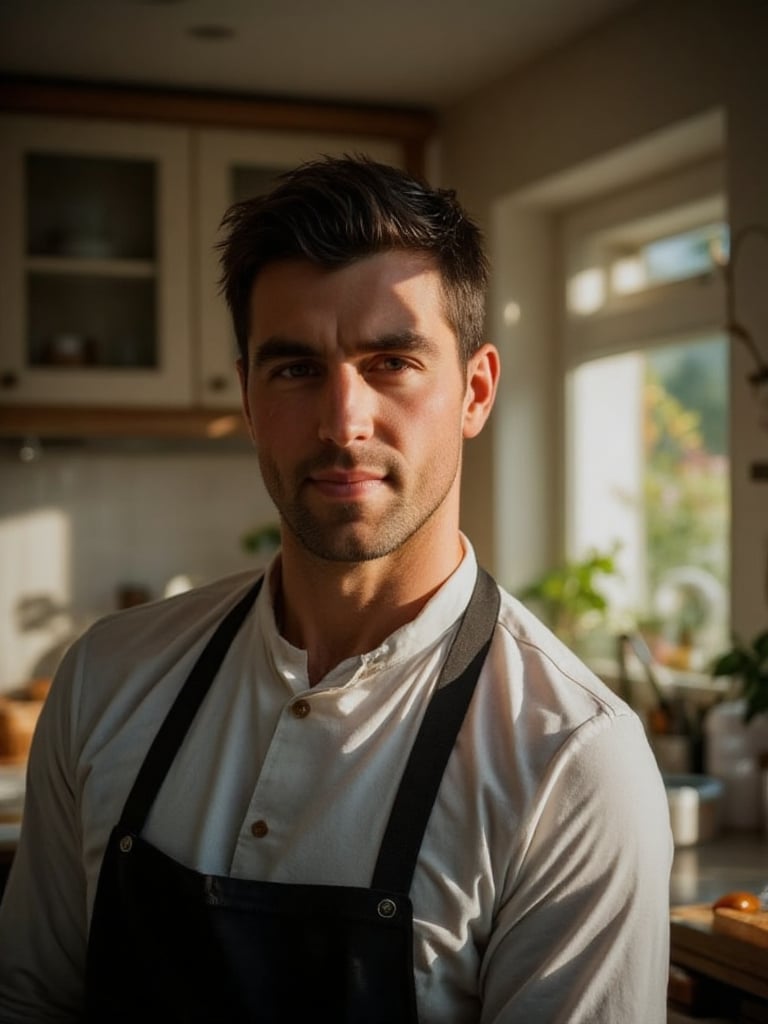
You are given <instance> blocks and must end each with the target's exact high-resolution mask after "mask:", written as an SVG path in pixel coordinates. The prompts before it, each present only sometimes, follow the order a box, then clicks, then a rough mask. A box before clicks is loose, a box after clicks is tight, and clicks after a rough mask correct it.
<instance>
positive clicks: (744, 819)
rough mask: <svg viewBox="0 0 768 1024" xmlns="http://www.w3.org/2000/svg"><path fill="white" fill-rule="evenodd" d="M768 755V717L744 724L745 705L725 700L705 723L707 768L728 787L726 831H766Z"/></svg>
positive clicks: (709, 714) (708, 716) (757, 718)
mask: <svg viewBox="0 0 768 1024" xmlns="http://www.w3.org/2000/svg"><path fill="white" fill-rule="evenodd" d="M766 752H768V714H760V715H755V717H754V718H753V719H752V721H751V722H749V723H748V724H747V723H745V722H744V701H743V700H725V701H721V702H720V703H718V704H715V705H714V707H712V708H710V710H709V711H708V712H707V714H706V717H705V719H704V766H705V771H706V772H707V774H708V775H712V776H714V777H715V778H716V779H721V780H722V782H723V785H724V787H725V791H724V794H723V806H722V824H723V827H724V828H733V829H745V830H746V829H748V830H752V831H757V830H758V829H761V828H764V827H765V822H764V820H763V816H764V809H763V799H762V793H761V789H762V780H761V774H762V773H761V768H760V758H761V755H762V754H764V753H766Z"/></svg>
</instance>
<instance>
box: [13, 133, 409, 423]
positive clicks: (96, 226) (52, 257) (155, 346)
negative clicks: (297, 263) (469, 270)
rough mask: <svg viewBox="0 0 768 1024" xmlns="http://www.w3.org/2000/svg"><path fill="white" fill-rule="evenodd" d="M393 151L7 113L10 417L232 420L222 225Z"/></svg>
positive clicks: (363, 139)
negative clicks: (312, 178)
mask: <svg viewBox="0 0 768 1024" xmlns="http://www.w3.org/2000/svg"><path fill="white" fill-rule="evenodd" d="M360 152H364V153H366V154H367V155H369V156H371V157H373V158H374V159H379V160H382V161H384V162H388V163H392V164H395V165H400V166H402V165H403V163H404V157H403V147H402V145H401V144H400V142H398V141H397V140H395V139H388V138H378V137H374V136H370V137H368V136H361V135H357V134H355V135H350V134H336V133H317V132H307V131H303V132H298V131H295V132H288V131H273V130H231V129H217V128H200V127H194V126H186V125H164V124H151V123H147V124H143V123H138V122H124V121H121V122H113V121H109V120H97V119H90V118H82V119H79V118H78V119H64V118H58V117H57V118H46V117H39V116H32V117H30V116H22V115H16V114H10V115H2V116H0V217H2V221H1V222H2V224H3V231H2V233H0V404H2V405H6V406H22V405H29V406H34V405H39V406H42V405H48V406H72V407H75V406H79V407H87V406H92V407H97V406H99V407H105V406H118V407H129V406H134V407H144V408H148V407H154V408H169V409H170V408H191V407H197V408H210V409H218V408H226V409H233V408H236V407H237V406H238V404H239V391H238V385H237V378H236V374H235V370H234V363H235V358H236V347H235V342H234V335H233V332H232V329H231V326H230V321H229V315H228V311H227V309H226V306H225V303H224V300H223V298H222V296H221V295H220V294H219V278H220V268H219V263H218V251H217V249H216V243H217V241H218V240H219V238H220V235H219V228H220V223H221V219H222V217H223V215H224V212H225V211H226V209H227V208H228V207H229V205H230V204H231V203H232V202H234V201H236V200H239V199H243V198H246V197H248V196H252V195H256V194H259V193H261V192H263V191H265V190H266V189H267V188H269V187H270V186H271V184H272V183H273V182H274V180H275V178H276V177H277V175H278V174H279V173H280V172H282V171H284V170H286V169H288V168H290V167H293V166H295V165H296V164H298V163H300V162H302V161H304V160H308V159H311V158H313V157H315V156H318V155H320V154H335V155H339V154H341V153H360Z"/></svg>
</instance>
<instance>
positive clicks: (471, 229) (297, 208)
mask: <svg viewBox="0 0 768 1024" xmlns="http://www.w3.org/2000/svg"><path fill="white" fill-rule="evenodd" d="M222 227H223V228H224V229H225V237H224V239H223V240H222V241H221V242H220V243H219V246H218V248H219V249H220V250H221V253H220V262H221V268H222V276H221V281H220V285H221V290H222V292H223V294H224V297H225V299H226V301H227V305H228V306H229V310H230V313H231V316H232V321H233V323H234V328H235V335H236V337H237V344H238V349H239V351H240V355H241V357H242V358H243V360H244V361H245V360H246V359H247V353H248V331H249V306H250V295H251V289H252V287H253V282H254V281H255V279H256V277H257V275H258V274H259V272H260V271H261V270H262V269H263V268H264V267H265V266H267V264H270V263H274V262H276V261H278V260H283V259H297V258H298V259H306V260H310V261H311V262H312V263H315V264H317V265H318V266H321V267H326V268H329V269H331V268H338V267H343V266H346V265H348V264H350V263H352V262H354V261H355V260H357V259H361V258H362V257H365V256H370V255H373V254H374V253H379V252H387V251H392V250H395V251H396V250H408V251H411V252H421V253H424V255H425V256H428V257H431V258H432V259H433V260H434V262H435V264H436V266H437V269H438V271H439V273H440V276H441V279H442V286H443V293H444V301H445V316H446V319H447V321H448V323H449V324H450V326H451V328H452V329H453V331H454V332H455V334H456V337H457V339H458V345H459V357H460V359H461V361H462V364H463V365H466V362H467V360H468V359H469V357H470V356H471V355H472V353H473V352H475V351H477V349H478V348H479V347H480V346H481V345H482V343H483V341H484V335H483V324H484V316H485V292H486V288H487V286H488V260H487V258H486V255H485V252H484V249H483V238H482V234H481V232H480V229H479V228H478V226H477V225H476V224H475V223H474V222H473V221H472V220H471V219H470V218H469V217H468V216H467V214H466V212H465V211H464V210H463V209H462V207H461V205H460V204H459V202H458V201H457V199H456V194H455V192H454V191H453V190H449V189H438V188H433V187H431V186H429V185H427V184H426V183H425V182H424V181H421V180H420V179H418V178H415V177H413V176H412V175H410V174H407V173H406V172H404V171H401V170H398V169H396V168H394V167H389V166H387V165H385V164H380V163H376V162H375V161H373V160H370V159H368V158H367V157H363V156H344V157H339V158H333V157H323V158H321V159H318V160H313V161H310V162H309V163H304V164H301V165H300V166H299V167H297V168H295V169H294V170H291V171H288V172H287V173H285V174H282V175H281V176H280V178H279V179H278V184H277V185H276V187H275V188H274V189H273V190H272V191H271V192H269V193H268V194H267V195H264V196H258V197H256V198H253V199H246V200H244V201H242V202H239V203H235V204H234V205H233V206H231V207H230V208H229V210H228V211H227V212H226V214H225V216H224V219H223V221H222Z"/></svg>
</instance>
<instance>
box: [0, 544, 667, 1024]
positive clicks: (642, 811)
mask: <svg viewBox="0 0 768 1024" xmlns="http://www.w3.org/2000/svg"><path fill="white" fill-rule="evenodd" d="M465 546H466V555H465V558H464V560H463V562H462V563H461V565H460V566H459V568H458V569H457V571H456V572H455V573H454V574H453V576H452V577H451V578H450V579H449V580H448V581H447V582H446V583H445V585H444V586H443V587H442V588H441V589H440V590H439V591H438V593H437V594H435V596H434V597H433V598H432V599H431V600H430V601H429V603H428V604H427V605H426V606H425V607H424V609H423V610H422V612H421V613H420V614H419V616H418V617H417V618H416V619H415V620H414V621H412V622H410V623H408V624H407V625H405V626H403V627H402V628H401V629H398V630H397V631H396V632H395V633H393V634H392V635H391V636H390V637H389V638H388V639H387V640H386V641H385V642H384V643H383V644H382V645H381V646H380V647H378V648H377V649H376V650H374V651H371V652H369V653H367V654H364V655H361V656H359V657H354V658H350V659H348V660H346V661H344V662H343V663H342V664H340V665H338V666H337V667H336V668H335V669H333V671H332V672H330V673H329V674H328V675H327V676H326V677H325V678H324V679H323V680H322V681H321V683H319V684H318V685H316V686H314V687H312V688H310V687H309V684H308V679H307V670H306V656H305V653H304V652H303V651H301V650H298V649H296V648H294V647H292V646H291V645H290V644H289V643H287V642H286V641H285V639H283V637H281V636H280V634H279V633H278V631H277V629H276V627H275V621H274V616H273V611H272V603H271V597H270V588H269V587H268V586H265V587H264V588H262V591H261V593H260V594H259V597H258V599H257V602H256V605H255V608H254V610H253V611H252V612H251V614H250V615H249V617H248V618H247V619H246V622H245V624H244V626H243V627H242V628H241V630H240V632H239V633H238V635H237V637H236V639H235V641H234V643H233V644H232V646H231V648H230V650H229V652H228V655H227V657H226V660H225V662H224V665H223V666H222V668H221V670H220V672H219V674H218V675H217V677H216V680H215V683H214V685H213V687H212V688H211V690H210V692H209V694H208V695H207V697H206V699H205V700H204V702H203V705H202V707H201V708H200V710H199V712H198V714H197V716H196V718H195V720H194V722H193V723H192V726H191V728H190V730H189V732H188V734H187V736H186V739H185V741H184V744H183V746H182V748H181V750H180V751H179V753H178V754H177V756H176V759H175V761H174V763H173V765H172V767H171V769H170V772H169V774H168V776H167V777H166V780H165V783H164V784H163V787H162V789H161V790H160V792H159V794H158V796H157V799H156V801H155V804H154V806H153V808H152V811H151V812H150V816H149V818H148V821H147V823H146V826H145V829H144V833H143V834H144V836H145V838H146V839H147V840H148V841H149V842H151V843H152V844H154V845H155V846H157V847H159V848H160V849H161V850H163V851H164V852H166V853H167V854H169V855H170V856H172V857H174V858H175V859H176V860H178V861H179V862H181V863H183V864H185V865H187V866H189V867H192V868H195V869H197V870H199V871H202V872H206V873H212V874H225V875H233V876H236V877H240V878H250V879H260V880H264V881H273V882H301V883H315V884H337V885H352V886H363V887H367V886H368V885H369V884H370V880H371V876H372V873H373V868H374V864H375V861H376V857H377V854H378V850H379V846H380V843H381V839H382V836H383V832H384V828H385V826H386V822H387V819H388V815H389V810H390V808H391V805H392V802H393V800H394V796H395V792H396V790H397V786H398V782H399V779H400V775H401V773H402V770H403V768H404V766H405V762H406V760H407V756H408V754H409V752H410V750H411V747H412V745H413V742H414V740H415V737H416V733H417V731H418V727H419V724H420V722H421V719H422V716H423V714H424V711H425V709H426V706H427V703H428V701H429V698H430V696H431V694H432V691H433V688H434V686H435V684H436V682H437V678H438V675H439V670H440V667H441V665H442V662H443V659H444V657H445V654H446V652H447V649H448V646H449V644H450V640H451V639H452V637H453V635H454V632H455V629H456V625H457V620H458V617H459V616H460V614H461V612H462V611H463V610H464V608H465V607H466V604H467V602H468V600H469V596H470V593H471V590H472V586H473V584H474V579H475V575H476V571H477V566H476V562H475V558H474V554H473V552H472V550H471V547H470V546H469V545H468V544H466V542H465ZM253 579H254V577H253V574H241V575H237V576H232V577H227V578H226V579H223V580H220V581H218V582H216V583H213V584H210V585H208V586H205V587H202V588H199V589H197V590H194V591H190V592H188V593H186V594H182V595H180V596H178V597H174V598H170V599H168V600H164V601H161V602H156V603H153V604H150V605H142V606H139V607H136V608H133V609H129V610H128V611H123V612H119V613H116V614H114V615H111V616H108V617H106V618H105V619H103V620H101V621H100V622H98V623H97V624H96V625H95V626H93V627H92V628H91V629H90V630H89V631H88V632H87V633H86V634H85V635H84V636H83V637H82V638H81V639H80V640H79V641H78V642H77V643H76V644H75V645H74V646H73V648H72V649H71V650H70V652H69V653H68V655H67V656H66V658H65V659H64V661H63V663H62V665H61V668H60V670H59V672H58V673H57V677H56V679H55V681H54V684H53V686H52V688H51V692H50V696H49V698H48V700H47V702H46V705H45V707H44V710H43V713H42V715H41V718H40V722H39V726H38V729H37V731H36V735H35V738H34V743H33V749H32V752H31V756H30V764H29V774H28V784H27V800H26V804H25V812H24V821H23V825H22V833H21V840H20V844H19V848H18V851H17V854H16V857H15V860H14V865H13V868H12V872H11V876H10V879H9V882H8V887H7V890H6V895H5V899H4V900H3V903H2V906H1V907H0V1021H2V1022H19V1021H34V1022H35V1024H43V1022H45V1021H49V1020H50V1021H73V1020H76V1019H77V1014H78V1008H79V1006H80V1001H81V996H82V979H83V972H84V962H85V953H86V946H87V932H88V920H89V916H90V913H91V910H92V907H93V900H94V895H95V891H96V883H97V880H98V874H99V868H100V864H101V858H102V854H103V851H104V846H105V843H106V841H107V838H108V836H109V833H110V831H111V829H112V827H113V826H114V825H115V824H116V822H117V819H118V817H119V815H120V812H121V810H122V807H123V804H124V802H125V798H126V796H127V793H128V790H129V788H130V786H131V784H132V782H133V780H134V778H135V775H136V773H137V771H138V768H139V766H140V765H141V763H142V761H143V759H144V756H145V754H146V751H147V749H148V747H149V745H150V743H151V741H152V739H153V738H154V735H155V733H156V731H157V728H158V727H159V725H160V722H161V721H162V719H163V717H164V716H165V714H166V712H167V711H168V709H169V707H170V705H171V703H172V700H173V698H174V696H175V695H176V693H177V692H178V690H179V689H180V687H181V686H182V684H183V682H184V680H185V679H186V677H187V674H188V673H189V671H190V669H191V667H192V665H193V663H194V662H195V660H196V658H197V656H198V655H199V654H200V651H201V650H202V648H203V647H204V645H205V643H206V642H207V640H208V639H209V637H210V634H211V632H212V631H213V629H214V628H215V626H216V625H217V624H218V623H219V622H220V620H221V619H222V618H223V617H224V615H225V614H226V612H227V610H228V609H229V608H231V607H232V606H233V605H234V604H235V603H236V602H237V600H238V599H239V598H240V597H241V596H242V595H243V594H244V593H245V591H246V590H247V589H248V587H249V586H250V585H252V583H253ZM298 698H301V699H302V700H304V701H306V702H308V704H309V713H308V714H304V715H303V716H302V715H300V714H296V713H295V712H294V710H293V709H294V705H295V702H296V700H297V699H298ZM254 822H262V823H266V826H267V828H266V834H259V835H258V836H257V835H255V834H254V832H253V831H252V830H251V826H252V824H253V823H254ZM256 832H258V833H264V832H265V829H264V828H263V827H261V828H257V829H256ZM671 855H672V843H671V836H670V829H669V819H668V810H667V802H666V797H665V793H664V788H663V785H662V782H661V778H660V775H659V772H658V769H657V767H656V764H655V761H654V760H653V756H652V754H651V752H650V749H649V746H648V743H647V741H646V737H645V734H644V731H643V728H642V725H641V723H640V722H639V720H638V718H637V717H636V716H635V714H634V713H633V712H632V711H631V710H630V709H629V708H628V707H627V706H626V705H625V704H623V703H622V702H621V700H620V699H619V698H618V697H617V696H616V695H614V694H613V693H612V692H611V691H610V690H609V689H608V688H607V687H605V686H604V685H603V684H602V683H601V682H600V681H599V680H598V679H596V678H595V677H594V676H593V675H592V673H591V672H590V671H589V670H588V669H587V668H586V667H585V666H584V665H583V664H581V662H580V661H579V660H578V659H577V658H576V657H575V656H574V655H573V654H571V653H570V652H569V651H568V650H567V649H566V648H564V647H563V645H562V644H561V643H560V642H559V641H558V640H557V639H556V638H555V637H554V636H553V635H552V634H551V633H550V632H549V631H548V630H546V629H545V628H544V627H543V626H542V625H541V624H540V623H539V622H538V621H537V620H536V619H535V618H534V617H533V616H532V615H531V613H530V612H528V611H527V610H526V609H525V608H524V607H523V606H522V605H521V604H520V603H519V602H517V601H516V600H515V599H514V598H512V597H511V596H509V595H508V594H505V593H503V592H502V604H501V610H500V613H499V622H498V626H497V629H496V632H495V635H494V640H493V644H492V647H491V650H490V653H489V655H488V658H487V659H486V663H485V665H484V668H483V671H482V673H481V676H480V679H479V681H478V684H477V689H476V692H475V695H474V698H473V700H472V704H471V706H470V708H469V711H468V713H467V717H466V719H465V721H464V724H463V726H462V730H461V732H460V735H459V738H458V740H457V742H456V745H455V747H454V750H453V752H452V754H451V757H450V760H449V762H448V765H447V767H446V771H445V775H444V777H443V781H442V784H441V787H440V791H439V793H438V797H437V801H436V804H435V807H434V809H433V813H432V815H431V818H430V821H429V824H428V827H427V831H426V834H425V837H424V841H423V844H422V848H421V851H420V855H419V861H418V864H417V868H416V872H415V875H414V879H413V884H412V888H411V894H410V895H411V899H412V902H413V906H414V969H415V980H416V993H417V1001H418V1008H419V1021H420V1024H480V1022H481V1024H517V1022H519V1024H529V1022H531V1021H536V1022H537V1024H555V1022H568V1024H579V1022H584V1024H587V1022H589V1024H663V1022H664V1021H665V1020H666V1009H665V1007H666V980H667V967H668V928H669V903H668V891H669V890H668V886H669V870H670V864H671ZM300 968H301V965H300V964H297V977H300Z"/></svg>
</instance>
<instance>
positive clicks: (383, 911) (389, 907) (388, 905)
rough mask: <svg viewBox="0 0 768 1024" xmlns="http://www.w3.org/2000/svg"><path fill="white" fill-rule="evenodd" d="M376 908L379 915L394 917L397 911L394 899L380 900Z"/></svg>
mask: <svg viewBox="0 0 768 1024" xmlns="http://www.w3.org/2000/svg"><path fill="white" fill-rule="evenodd" d="M376 910H377V911H378V914H379V917H394V916H395V914H396V913H397V904H396V903H395V901H394V900H382V901H381V902H380V903H379V905H378V907H376Z"/></svg>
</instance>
